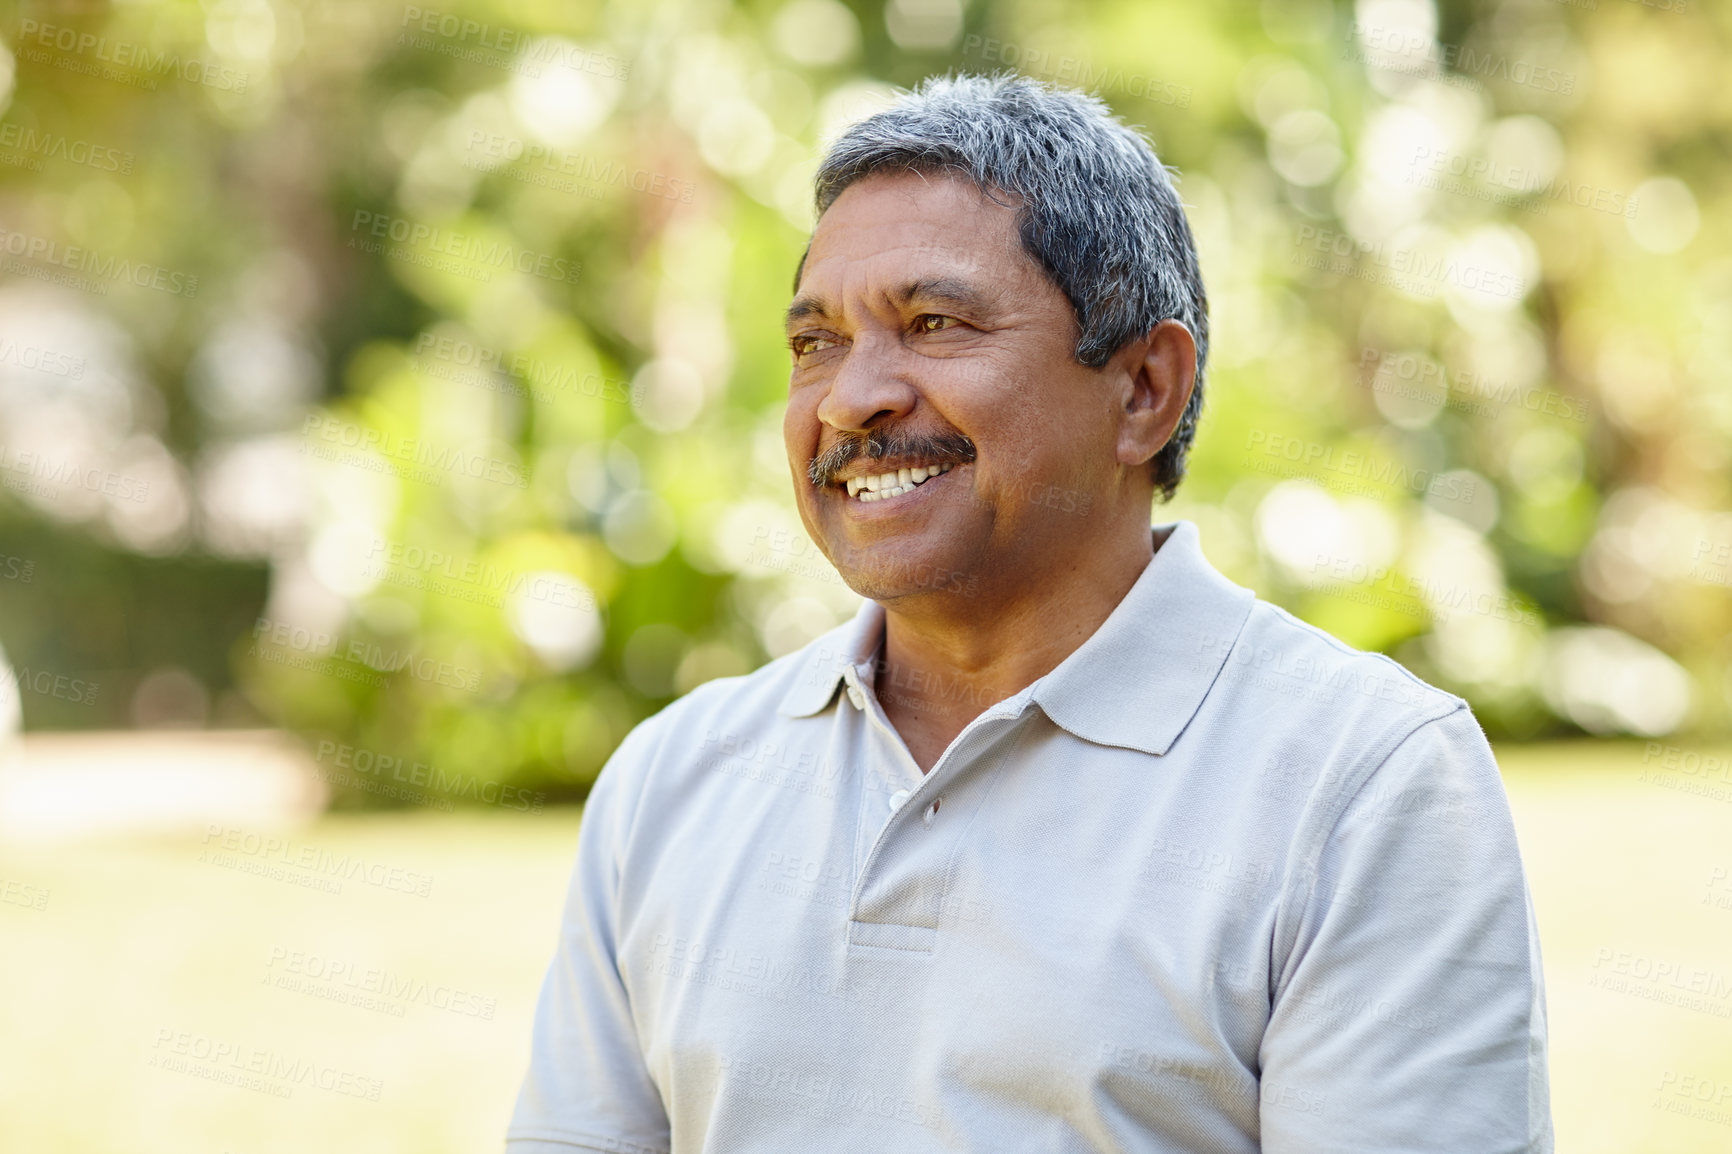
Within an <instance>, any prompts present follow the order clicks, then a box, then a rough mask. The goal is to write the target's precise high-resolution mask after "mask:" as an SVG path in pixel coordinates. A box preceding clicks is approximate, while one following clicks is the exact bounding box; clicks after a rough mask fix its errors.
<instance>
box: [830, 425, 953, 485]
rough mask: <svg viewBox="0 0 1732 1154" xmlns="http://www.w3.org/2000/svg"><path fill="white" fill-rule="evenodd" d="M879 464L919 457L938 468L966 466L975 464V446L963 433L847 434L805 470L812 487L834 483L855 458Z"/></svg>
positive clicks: (876, 430)
mask: <svg viewBox="0 0 1732 1154" xmlns="http://www.w3.org/2000/svg"><path fill="white" fill-rule="evenodd" d="M859 457H865V458H866V459H867V460H869V461H871V460H877V459H879V458H882V457H917V458H919V459H920V460H923V461H933V462H936V463H938V464H941V465H942V464H956V465H961V464H966V463H967V462H969V461H972V460H974V457H975V449H974V442H973V441H971V440H969V439H968V438H967V437H966V436H964V435H963V434H961V433H934V434H921V433H905V432H903V431H901V430H894V431H892V432H888V433H886V432H885V431H884V430H883V429H866V430H864V431H855V430H845V431H843V432H842V433H841V434H839V435H838V437H837V440H836V443H835V444H833V445H831V446H830V447H829V448H828V449H825V450H824V451H823V452H822V453H819V454H818V455H817V456H816V457H813V458H812V463H811V464H810V465H808V466H807V467H806V479H807V480H809V481H811V482H812V484H813V485H816V486H824V485H828V484H832V483H834V481H835V480H836V474H837V473H840V472H841V471H842V470H843V469H845V468H847V467H848V466H849V465H850V464H852V463H853V462H854V461H855V459H856V458H859Z"/></svg>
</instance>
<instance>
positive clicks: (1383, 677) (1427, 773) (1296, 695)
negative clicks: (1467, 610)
mask: <svg viewBox="0 0 1732 1154" xmlns="http://www.w3.org/2000/svg"><path fill="white" fill-rule="evenodd" d="M1210 698H1211V699H1213V701H1212V704H1213V705H1214V709H1213V712H1212V718H1211V720H1212V722H1213V725H1212V726H1211V727H1210V729H1211V730H1212V732H1214V733H1218V734H1221V735H1223V737H1224V738H1226V739H1227V740H1230V741H1232V743H1233V744H1235V745H1237V746H1239V747H1240V748H1241V749H1242V750H1244V752H1245V753H1246V754H1247V755H1248V756H1247V757H1246V758H1245V761H1246V762H1247V764H1246V765H1245V774H1246V779H1247V788H1252V789H1254V790H1256V791H1257V792H1258V793H1259V795H1261V796H1264V797H1266V798H1268V799H1270V800H1272V801H1276V802H1279V803H1280V804H1284V805H1292V806H1297V807H1298V809H1299V810H1300V811H1301V816H1300V822H1301V825H1302V826H1303V827H1305V828H1306V829H1307V830H1308V831H1309V834H1308V835H1302V837H1301V840H1302V841H1304V840H1309V838H1320V837H1323V836H1326V834H1327V832H1328V831H1329V830H1331V829H1333V828H1334V827H1335V825H1336V823H1337V822H1338V821H1339V820H1340V819H1341V817H1342V815H1343V814H1344V812H1345V811H1346V810H1347V809H1348V807H1349V805H1350V804H1351V803H1353V801H1354V799H1355V797H1358V796H1360V795H1362V794H1363V795H1365V796H1367V797H1369V796H1373V795H1376V796H1383V795H1384V794H1387V793H1390V792H1406V791H1411V790H1414V789H1422V790H1436V789H1444V790H1448V791H1450V792H1458V791H1464V790H1465V791H1468V792H1472V793H1474V794H1476V795H1478V796H1481V797H1484V796H1486V795H1487V791H1488V790H1496V789H1498V788H1499V785H1498V782H1497V768H1496V761H1495V760H1494V759H1493V757H1492V754H1491V748H1490V745H1489V743H1488V742H1487V741H1486V738H1485V734H1484V731H1483V730H1481V729H1480V726H1479V723H1478V722H1477V721H1476V720H1475V719H1474V716H1473V713H1472V711H1471V710H1470V708H1469V707H1468V703H1467V702H1466V701H1464V700H1463V699H1462V698H1460V697H1458V696H1456V695H1455V694H1453V693H1449V692H1446V691H1445V690H1442V689H1439V688H1438V687H1436V686H1434V685H1430V684H1428V683H1427V682H1425V681H1424V680H1422V679H1421V678H1419V677H1417V676H1415V675H1414V674H1413V673H1411V672H1410V671H1408V670H1407V669H1405V668H1404V667H1402V666H1401V665H1400V664H1399V663H1397V662H1395V661H1393V660H1391V659H1390V658H1388V657H1385V656H1383V655H1382V654H1378V653H1368V652H1366V651H1364V650H1360V649H1356V648H1354V647H1353V646H1351V645H1348V644H1346V643H1345V642H1343V641H1341V640H1340V639H1339V638H1336V637H1333V636H1331V635H1330V634H1328V633H1327V632H1325V631H1323V630H1321V629H1318V628H1316V627H1315V626H1312V625H1308V624H1306V623H1305V622H1303V621H1300V620H1299V619H1298V618H1296V617H1294V616H1293V615H1292V614H1290V613H1288V612H1287V611H1285V610H1283V609H1281V608H1279V607H1278V606H1275V605H1271V604H1269V603H1268V602H1266V601H1261V600H1259V601H1257V602H1256V603H1255V604H1254V606H1253V607H1252V610H1251V613H1250V615H1249V617H1248V618H1247V619H1246V622H1245V626H1244V628H1243V629H1242V630H1241V631H1240V633H1239V635H1238V636H1237V638H1235V639H1234V641H1233V643H1232V646H1231V648H1230V650H1229V652H1227V653H1226V654H1225V655H1224V657H1223V658H1222V660H1221V668H1220V671H1219V673H1218V674H1217V676H1216V679H1215V684H1214V686H1213V688H1212V689H1211V691H1210ZM1362 800H1363V799H1362Z"/></svg>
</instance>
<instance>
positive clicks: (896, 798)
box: [890, 789, 908, 813]
mask: <svg viewBox="0 0 1732 1154" xmlns="http://www.w3.org/2000/svg"><path fill="white" fill-rule="evenodd" d="M907 800H908V791H907V790H905V789H899V790H897V791H896V792H895V793H893V794H891V795H890V812H891V813H895V812H896V811H897V810H899V809H901V808H902V804H903V803H904V802H906V801H907Z"/></svg>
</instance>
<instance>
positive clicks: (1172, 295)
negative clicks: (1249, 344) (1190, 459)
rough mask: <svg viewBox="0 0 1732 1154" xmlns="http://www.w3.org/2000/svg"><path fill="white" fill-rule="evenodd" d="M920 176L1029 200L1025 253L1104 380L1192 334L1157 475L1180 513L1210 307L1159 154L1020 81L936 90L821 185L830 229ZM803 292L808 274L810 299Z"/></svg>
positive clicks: (1092, 109)
mask: <svg viewBox="0 0 1732 1154" xmlns="http://www.w3.org/2000/svg"><path fill="white" fill-rule="evenodd" d="M908 171H913V172H924V173H934V174H939V173H951V174H954V175H958V176H964V177H966V178H967V179H969V180H970V181H972V182H973V183H974V184H975V185H976V186H978V187H979V188H980V189H981V190H982V191H983V192H986V193H987V194H988V195H991V194H993V193H995V192H999V193H1007V194H1010V195H1011V196H1013V197H1015V198H1016V199H1017V201H1018V202H1019V204H1018V205H1017V206H1016V207H1018V209H1019V214H1020V218H1021V221H1020V229H1021V237H1022V247H1023V249H1024V250H1025V251H1026V252H1027V253H1028V255H1029V256H1030V257H1032V258H1033V259H1034V261H1035V263H1036V264H1038V265H1040V267H1041V268H1042V269H1044V270H1045V271H1046V273H1047V275H1048V276H1049V277H1051V278H1052V281H1053V283H1054V284H1055V285H1057V286H1058V288H1059V290H1060V291H1061V292H1063V293H1064V295H1065V297H1066V298H1067V299H1069V301H1070V303H1071V308H1072V309H1074V310H1075V312H1076V319H1077V325H1078V327H1079V328H1080V329H1081V330H1082V333H1081V336H1079V337H1078V338H1077V345H1076V359H1077V362H1078V363H1079V364H1083V365H1087V366H1088V367H1090V368H1096V369H1098V368H1100V367H1101V366H1103V365H1105V364H1106V363H1107V361H1108V360H1109V359H1110V358H1111V357H1112V355H1113V353H1115V352H1117V351H1118V350H1119V349H1120V348H1122V347H1124V344H1125V342H1127V341H1130V340H1134V339H1135V338H1137V337H1140V336H1143V335H1144V334H1146V333H1147V332H1148V331H1149V330H1150V329H1152V328H1154V327H1155V326H1156V325H1157V324H1159V323H1160V322H1161V321H1163V320H1168V319H1172V320H1177V321H1179V322H1180V323H1182V324H1183V325H1184V326H1185V327H1186V328H1187V329H1189V330H1190V332H1191V336H1192V337H1193V338H1194V339H1195V340H1196V343H1197V366H1196V382H1195V384H1194V386H1193V387H1192V390H1191V398H1190V401H1189V402H1188V403H1187V404H1186V405H1185V411H1184V413H1183V414H1182V415H1181V416H1180V418H1179V424H1178V427H1177V428H1176V429H1174V430H1173V436H1172V439H1171V440H1169V441H1168V442H1167V444H1166V445H1165V446H1163V447H1162V449H1161V451H1160V452H1159V453H1157V454H1156V455H1155V457H1154V460H1153V461H1152V462H1150V464H1151V471H1152V474H1153V477H1154V482H1155V487H1156V488H1157V489H1159V490H1160V492H1161V494H1162V496H1163V498H1164V499H1171V497H1172V495H1173V491H1174V490H1175V489H1176V488H1178V484H1179V481H1180V479H1181V478H1183V477H1184V475H1185V455H1186V453H1187V452H1188V451H1189V450H1190V447H1191V441H1192V440H1193V439H1194V438H1195V436H1196V432H1197V421H1198V418H1199V417H1200V416H1201V415H1202V409H1203V368H1204V365H1205V364H1206V363H1207V360H1208V355H1209V311H1208V310H1209V302H1208V298H1207V297H1206V296H1205V295H1204V292H1203V278H1202V274H1201V272H1200V271H1199V269H1198V265H1197V247H1196V243H1195V242H1194V241H1193V239H1192V237H1191V226H1190V224H1189V223H1188V222H1187V221H1186V219H1185V210H1184V206H1183V205H1182V204H1181V203H1180V201H1179V194H1178V192H1177V191H1176V190H1175V189H1174V188H1173V183H1172V180H1171V178H1170V177H1169V176H1168V174H1167V170H1166V168H1165V167H1163V166H1162V164H1161V162H1160V160H1159V159H1157V158H1156V156H1155V152H1154V149H1153V148H1151V147H1150V146H1149V143H1148V141H1146V140H1144V139H1143V137H1142V136H1141V135H1139V134H1138V133H1137V132H1135V131H1134V130H1132V129H1131V128H1129V127H1127V126H1126V125H1125V124H1124V123H1122V122H1121V121H1119V120H1118V119H1117V118H1115V117H1114V116H1113V115H1112V112H1111V111H1110V110H1109V109H1108V108H1107V106H1106V105H1105V104H1103V103H1102V102H1101V101H1100V100H1098V99H1096V98H1095V97H1093V96H1089V95H1087V94H1086V93H1082V92H1078V91H1075V90H1073V89H1065V88H1057V87H1054V86H1052V85H1047V84H1043V83H1041V82H1040V81H1038V80H1033V79H1031V78H1029V77H1026V76H1018V75H1014V74H1010V73H998V74H995V75H992V76H955V77H949V76H946V77H934V78H931V79H928V80H927V81H925V82H924V83H922V84H921V85H920V86H919V87H918V88H917V89H915V90H913V91H912V92H908V93H905V94H904V96H903V98H902V99H901V100H899V101H898V102H897V103H896V104H895V105H894V106H892V107H891V108H889V109H886V110H885V111H883V112H879V113H877V114H876V115H874V116H870V117H868V118H866V119H865V120H862V121H861V122H859V123H858V124H855V125H854V126H852V127H851V128H849V129H848V130H847V131H846V132H845V133H843V134H842V137H841V139H839V140H837V141H836V143H835V144H834V145H832V146H831V147H830V151H829V153H828V154H827V155H826V156H825V157H824V162H823V164H822V165H821V166H820V167H819V169H818V174H817V178H816V180H815V190H816V206H817V210H818V215H819V216H822V215H823V214H824V213H825V211H827V210H828V209H829V207H830V206H831V205H832V204H834V203H835V201H836V198H837V197H838V196H840V195H841V194H842V190H843V189H845V188H847V187H848V186H849V185H850V184H853V183H854V182H855V181H857V180H861V179H863V178H864V177H867V176H871V175H873V174H874V173H881V172H908ZM805 263H806V262H805V258H804V257H801V259H800V267H801V269H802V270H803V269H804V267H805ZM799 280H800V273H799V271H796V272H795V274H794V283H795V286H796V290H797V289H798V285H799Z"/></svg>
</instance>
